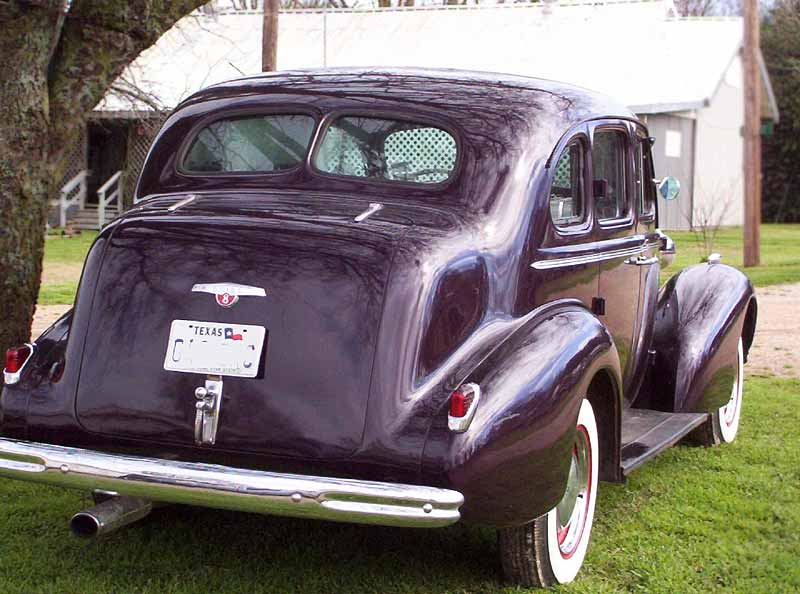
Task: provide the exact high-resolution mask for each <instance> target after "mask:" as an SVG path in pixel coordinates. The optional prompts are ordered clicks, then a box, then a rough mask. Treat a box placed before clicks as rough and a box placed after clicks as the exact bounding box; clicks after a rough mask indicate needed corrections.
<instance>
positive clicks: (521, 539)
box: [498, 400, 600, 587]
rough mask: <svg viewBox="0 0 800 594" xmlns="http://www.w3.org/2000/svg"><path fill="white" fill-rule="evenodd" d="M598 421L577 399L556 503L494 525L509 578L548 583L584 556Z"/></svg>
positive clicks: (568, 576) (562, 578) (565, 575)
mask: <svg viewBox="0 0 800 594" xmlns="http://www.w3.org/2000/svg"><path fill="white" fill-rule="evenodd" d="M599 459H600V451H599V442H598V438H597V423H596V421H595V416H594V410H593V409H592V405H591V403H590V402H589V401H588V400H584V401H583V402H582V403H581V408H580V412H579V413H578V422H577V427H576V431H575V442H574V445H573V447H572V462H571V465H570V470H569V477H568V478H567V487H566V490H565V492H564V496H563V498H562V499H561V501H560V502H559V504H558V505H557V506H556V507H554V508H553V509H551V510H550V511H549V512H548V513H546V514H545V515H543V516H540V517H539V518H536V519H535V520H534V521H533V522H530V523H528V524H525V525H523V526H517V527H514V528H504V529H502V530H500V531H499V534H498V540H499V544H500V555H501V559H502V562H503V571H504V572H505V574H506V577H507V578H508V579H509V580H511V581H512V582H514V583H516V584H520V585H524V586H538V587H547V586H552V585H555V584H564V583H567V582H571V581H572V580H573V579H575V576H576V575H577V574H578V571H579V570H580V568H581V565H583V559H584V557H586V549H587V547H588V545H589V536H590V534H591V531H592V521H593V519H594V506H595V501H596V500H597V477H598V461H599Z"/></svg>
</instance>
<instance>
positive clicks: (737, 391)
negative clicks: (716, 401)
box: [712, 338, 744, 443]
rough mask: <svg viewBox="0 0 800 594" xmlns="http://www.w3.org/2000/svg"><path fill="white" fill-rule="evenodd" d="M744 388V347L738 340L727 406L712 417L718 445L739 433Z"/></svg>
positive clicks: (732, 438) (730, 439)
mask: <svg viewBox="0 0 800 594" xmlns="http://www.w3.org/2000/svg"><path fill="white" fill-rule="evenodd" d="M743 387H744V347H743V345H742V339H741V338H740V339H739V347H738V350H737V352H736V376H735V378H734V380H733V386H732V388H731V399H730V400H729V401H728V404H726V405H725V406H723V407H722V408H720V409H719V410H717V411H715V412H714V414H713V415H712V417H713V418H712V421H713V423H714V433H715V438H716V440H715V441H717V442H718V443H730V442H732V441H733V440H734V439H736V434H737V433H738V432H739V419H740V418H741V416H742V389H743Z"/></svg>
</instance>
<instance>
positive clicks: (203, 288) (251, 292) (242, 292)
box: [192, 283, 267, 297]
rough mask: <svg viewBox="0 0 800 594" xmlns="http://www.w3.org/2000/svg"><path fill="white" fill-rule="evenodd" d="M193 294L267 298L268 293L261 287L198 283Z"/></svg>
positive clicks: (194, 286)
mask: <svg viewBox="0 0 800 594" xmlns="http://www.w3.org/2000/svg"><path fill="white" fill-rule="evenodd" d="M192 293H210V294H211V295H223V294H225V293H227V294H228V295H235V296H237V297H266V296H267V292H266V291H265V290H264V289H263V288H261V287H253V286H250V285H240V284H237V283H197V284H195V285H192Z"/></svg>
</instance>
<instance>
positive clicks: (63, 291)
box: [39, 225, 800, 305]
mask: <svg viewBox="0 0 800 594" xmlns="http://www.w3.org/2000/svg"><path fill="white" fill-rule="evenodd" d="M669 235H670V236H671V237H672V238H673V239H674V240H675V242H676V244H677V246H678V255H677V256H676V257H675V262H674V263H673V265H672V266H671V267H669V268H668V269H666V270H664V271H663V272H662V273H661V279H662V282H664V281H666V280H667V279H668V278H669V277H670V276H672V275H673V274H675V272H677V271H678V270H680V269H681V268H684V267H686V266H689V265H691V264H697V263H698V262H700V261H701V260H702V259H703V258H704V257H705V256H707V255H708V254H705V253H703V250H702V249H700V248H699V247H698V244H697V240H696V239H695V236H694V234H693V233H690V232H677V231H674V232H672V233H670V234H669ZM96 236H97V233H94V232H84V233H82V234H81V235H78V236H76V237H72V238H61V237H53V238H50V239H48V240H47V242H46V243H45V251H44V262H45V266H46V267H53V268H57V267H58V266H59V265H65V266H72V267H73V270H74V275H73V276H74V279H63V278H59V279H58V281H57V282H43V283H42V288H41V291H40V292H39V303H41V304H43V305H55V304H60V303H67V304H69V303H72V301H73V300H74V299H75V292H76V291H77V288H78V276H79V275H80V270H79V269H78V268H74V267H75V265H79V264H81V263H82V262H83V260H84V259H85V258H86V254H87V253H88V251H89V247H90V246H91V244H92V241H94V238H95V237H96ZM714 250H715V251H717V252H719V253H720V254H722V261H723V262H725V263H726V264H731V265H733V266H736V267H738V268H742V229H741V228H740V227H732V228H726V229H722V230H721V231H720V232H719V235H718V237H717V242H716V244H715V247H714ZM761 262H762V265H761V266H758V267H755V268H745V269H744V271H745V272H746V273H747V275H748V276H749V277H750V279H751V280H752V281H753V283H754V284H755V285H756V286H757V287H763V286H766V285H774V284H779V283H792V282H800V225H763V226H762V228H761Z"/></svg>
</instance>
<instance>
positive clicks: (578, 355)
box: [423, 305, 621, 526]
mask: <svg viewBox="0 0 800 594" xmlns="http://www.w3.org/2000/svg"><path fill="white" fill-rule="evenodd" d="M543 310H544V311H542V312H541V313H540V314H539V315H537V316H534V317H533V318H532V319H531V320H529V321H528V322H527V323H526V324H525V325H523V326H522V327H520V328H519V329H518V330H517V331H516V332H515V333H514V334H512V335H511V336H510V337H509V338H508V339H507V340H506V341H505V342H504V343H503V344H502V345H501V346H500V347H498V349H496V350H495V351H494V352H493V353H492V355H491V356H490V357H488V358H487V359H486V360H485V361H484V362H483V363H481V365H480V366H478V368H477V369H475V370H474V372H473V373H471V374H470V376H469V378H468V381H472V382H476V383H478V384H479V385H480V386H481V390H482V397H481V401H480V403H479V405H478V409H477V411H476V414H475V418H474V420H473V422H472V424H471V425H470V427H469V429H468V430H467V431H466V432H465V433H462V434H455V433H451V432H449V431H448V429H447V426H446V417H447V413H446V411H444V410H443V411H441V414H438V415H436V418H437V422H436V424H435V425H434V427H433V428H432V429H431V433H430V434H429V438H428V440H427V443H426V447H425V453H424V455H423V472H424V473H425V474H429V473H434V471H438V472H439V473H440V474H442V475H444V477H445V478H444V481H443V482H444V483H446V484H447V485H450V486H451V487H452V488H454V489H457V490H458V491H460V492H461V493H463V494H464V497H465V504H464V506H463V508H462V512H463V517H464V518H465V519H466V520H469V521H475V522H481V523H487V524H492V525H495V526H514V525H520V524H523V523H525V522H529V521H531V520H533V519H534V518H536V517H538V516H540V515H542V514H543V513H546V512H547V511H548V510H550V509H552V508H553V507H554V506H555V505H556V504H557V503H558V501H559V500H560V499H561V497H562V495H563V492H564V488H565V486H566V480H567V475H568V472H569V463H570V454H571V450H572V443H573V435H574V430H575V423H576V419H577V416H578V410H579V408H580V404H581V401H582V399H583V398H584V397H585V396H586V394H587V390H588V388H589V384H590V382H591V381H592V379H593V378H594V376H595V375H596V374H597V373H598V372H600V371H602V370H607V372H608V373H609V374H610V375H611V376H612V378H613V380H614V381H615V382H616V385H617V387H618V386H620V385H621V375H620V369H619V357H618V354H617V351H616V349H615V347H614V343H613V341H612V339H611V336H610V335H609V333H608V331H607V330H606V328H605V326H603V324H602V323H601V322H600V321H599V320H598V319H597V318H596V317H595V316H594V315H593V314H591V313H590V312H589V311H588V310H586V309H585V308H583V307H582V306H580V305H567V306H561V307H556V308H543ZM620 393H621V390H619V388H618V389H617V395H618V396H619V394H620ZM615 409H616V410H618V407H615Z"/></svg>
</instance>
